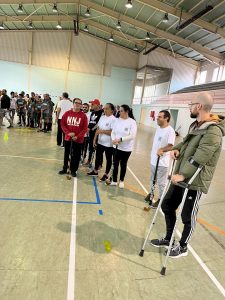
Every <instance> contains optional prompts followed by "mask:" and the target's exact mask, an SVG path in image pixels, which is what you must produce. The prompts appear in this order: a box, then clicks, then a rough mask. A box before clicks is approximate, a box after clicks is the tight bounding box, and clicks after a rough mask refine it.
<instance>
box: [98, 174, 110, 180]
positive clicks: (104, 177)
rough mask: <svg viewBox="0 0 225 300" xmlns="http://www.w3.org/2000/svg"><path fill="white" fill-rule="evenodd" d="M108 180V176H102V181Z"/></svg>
mask: <svg viewBox="0 0 225 300" xmlns="http://www.w3.org/2000/svg"><path fill="white" fill-rule="evenodd" d="M107 179H108V176H107V175H106V174H104V175H103V176H102V178H100V179H99V180H100V181H106V180H107Z"/></svg>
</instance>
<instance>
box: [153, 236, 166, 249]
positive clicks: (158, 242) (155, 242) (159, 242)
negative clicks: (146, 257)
mask: <svg viewBox="0 0 225 300" xmlns="http://www.w3.org/2000/svg"><path fill="white" fill-rule="evenodd" d="M150 243H151V244H152V246H154V247H158V248H159V247H168V246H169V244H170V241H169V240H166V239H165V238H161V239H155V240H151V241H150Z"/></svg>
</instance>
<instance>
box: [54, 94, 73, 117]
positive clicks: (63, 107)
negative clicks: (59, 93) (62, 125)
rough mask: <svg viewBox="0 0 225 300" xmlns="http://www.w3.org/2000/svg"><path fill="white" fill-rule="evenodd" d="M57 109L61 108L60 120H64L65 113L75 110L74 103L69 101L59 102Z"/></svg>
mask: <svg viewBox="0 0 225 300" xmlns="http://www.w3.org/2000/svg"><path fill="white" fill-rule="evenodd" d="M57 108H61V110H60V113H59V119H62V116H63V115H64V114H65V112H67V111H68V110H71V109H72V108H73V103H72V102H71V101H70V100H68V99H63V100H60V101H59V102H58V104H57Z"/></svg>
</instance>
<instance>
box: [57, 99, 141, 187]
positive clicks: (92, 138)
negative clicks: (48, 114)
mask: <svg viewBox="0 0 225 300" xmlns="http://www.w3.org/2000/svg"><path fill="white" fill-rule="evenodd" d="M65 101H67V100H65ZM66 105H67V108H68V107H69V104H68V103H67V104H66ZM66 105H64V104H63V102H62V103H61V104H60V106H59V109H58V116H60V112H61V111H62V108H63V109H64V108H65V107H66ZM115 114H116V115H117V116H118V117H117V118H116V117H115V116H114V115H115ZM59 120H60V121H59ZM59 126H60V127H61V128H60V129H58V133H59V134H60V131H62V132H63V134H64V141H65V144H64V145H65V152H64V165H63V169H62V170H61V171H59V174H66V173H67V172H68V167H69V156H71V161H70V169H71V174H72V176H73V177H76V175H77V170H78V167H79V162H80V161H82V162H83V165H84V166H87V167H88V166H90V164H91V163H92V161H93V158H94V154H95V162H94V169H93V170H91V171H90V172H87V176H98V171H99V169H100V168H101V167H102V164H103V156H104V153H105V159H106V168H105V172H104V174H103V176H102V177H101V178H100V181H107V180H108V181H109V182H108V184H109V185H111V186H115V185H117V184H119V187H120V188H124V178H125V174H126V168H127V162H128V159H129V157H130V155H131V152H132V150H133V147H134V140H135V136H136V132H137V124H136V121H135V120H134V117H133V114H132V110H131V108H130V107H129V106H128V105H125V104H124V105H121V106H120V108H119V115H118V111H116V112H115V107H114V105H113V104H112V103H106V104H105V105H104V107H103V108H102V106H101V103H100V101H99V100H98V99H94V100H93V101H91V102H90V111H89V104H88V103H84V104H82V100H81V99H79V98H75V99H74V100H73V108H72V109H68V110H67V111H66V112H65V113H64V114H63V115H62V118H61V119H59V118H58V127H59ZM59 142H60V141H59V140H58V138H57V143H58V145H61V144H60V143H59ZM87 150H88V153H87ZM86 154H87V156H88V158H87V161H85V158H86ZM81 156H82V158H81ZM112 164H113V172H112V174H111V175H112V176H110V170H111V169H112ZM119 166H120V177H119V182H118V169H119Z"/></svg>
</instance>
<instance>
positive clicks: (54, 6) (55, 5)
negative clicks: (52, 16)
mask: <svg viewBox="0 0 225 300" xmlns="http://www.w3.org/2000/svg"><path fill="white" fill-rule="evenodd" d="M52 11H53V12H54V13H57V12H58V8H57V4H56V3H55V4H54V5H53V8H52Z"/></svg>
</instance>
